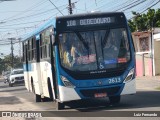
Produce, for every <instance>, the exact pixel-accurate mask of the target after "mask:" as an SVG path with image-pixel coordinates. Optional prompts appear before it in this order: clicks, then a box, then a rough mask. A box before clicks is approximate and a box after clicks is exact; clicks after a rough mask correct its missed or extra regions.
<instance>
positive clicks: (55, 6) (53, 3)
mask: <svg viewBox="0 0 160 120" xmlns="http://www.w3.org/2000/svg"><path fill="white" fill-rule="evenodd" d="M48 1H49V2H50V3H51V4H52V5H53V6H54V7H55V8H56V9H57V10H58V11H59V12H60V13H61V14H62V15H63V13H62V12H61V11H60V10H59V9H58V8H57V6H56V5H55V4H54V3H53V2H52V1H50V0H48ZM63 16H64V15H63Z"/></svg>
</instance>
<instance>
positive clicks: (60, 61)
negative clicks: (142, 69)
mask: <svg viewBox="0 0 160 120" xmlns="http://www.w3.org/2000/svg"><path fill="white" fill-rule="evenodd" d="M23 62H24V65H23V67H24V79H25V86H26V88H27V89H28V91H31V92H33V93H34V94H35V100H36V102H41V101H45V100H51V101H56V105H57V108H58V109H64V108H65V103H66V102H68V101H74V100H84V99H92V98H95V99H96V98H107V97H108V98H109V101H110V103H111V104H117V103H119V102H120V99H121V95H127V94H128V95H132V94H135V93H136V88H135V53H134V45H133V41H132V37H131V33H130V30H129V27H128V25H127V19H126V17H125V15H124V13H122V12H109V13H108V12H106V13H101V12H100V13H87V14H78V15H68V16H61V17H56V18H55V19H52V20H50V21H48V22H47V23H46V24H44V25H43V26H41V27H40V28H38V29H37V30H36V31H34V32H32V33H30V34H28V35H27V36H26V37H25V39H24V40H23Z"/></svg>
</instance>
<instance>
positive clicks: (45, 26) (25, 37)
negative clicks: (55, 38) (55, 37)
mask: <svg viewBox="0 0 160 120" xmlns="http://www.w3.org/2000/svg"><path fill="white" fill-rule="evenodd" d="M52 25H53V26H54V27H55V26H56V19H51V20H49V21H47V22H46V23H45V24H43V25H42V26H40V27H39V28H37V29H36V30H34V31H33V32H31V33H28V34H27V35H25V36H24V38H23V41H25V40H27V39H28V38H30V37H32V36H33V35H37V34H38V33H40V32H41V31H43V30H44V29H46V28H48V27H50V26H52Z"/></svg>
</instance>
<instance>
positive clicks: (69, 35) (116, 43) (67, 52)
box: [59, 28, 131, 71]
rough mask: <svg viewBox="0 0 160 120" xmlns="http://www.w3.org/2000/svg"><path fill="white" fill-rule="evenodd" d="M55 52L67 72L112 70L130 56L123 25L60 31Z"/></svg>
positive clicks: (121, 64)
mask: <svg viewBox="0 0 160 120" xmlns="http://www.w3.org/2000/svg"><path fill="white" fill-rule="evenodd" d="M59 51H60V61H61V65H62V66H63V67H64V68H66V69H68V70H71V71H96V70H103V69H104V70H106V69H112V68H114V69H116V68H117V67H119V66H123V65H124V64H127V62H128V61H129V60H130V59H131V57H130V56H131V55H130V47H129V42H128V37H127V32H126V29H125V28H117V29H106V30H95V31H94V30H93V31H79V32H77V31H76V32H66V33H61V34H59Z"/></svg>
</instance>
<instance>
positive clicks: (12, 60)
mask: <svg viewBox="0 0 160 120" xmlns="http://www.w3.org/2000/svg"><path fill="white" fill-rule="evenodd" d="M8 39H9V40H11V67H12V69H13V68H14V64H13V63H14V54H13V50H14V48H13V40H15V38H8Z"/></svg>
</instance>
